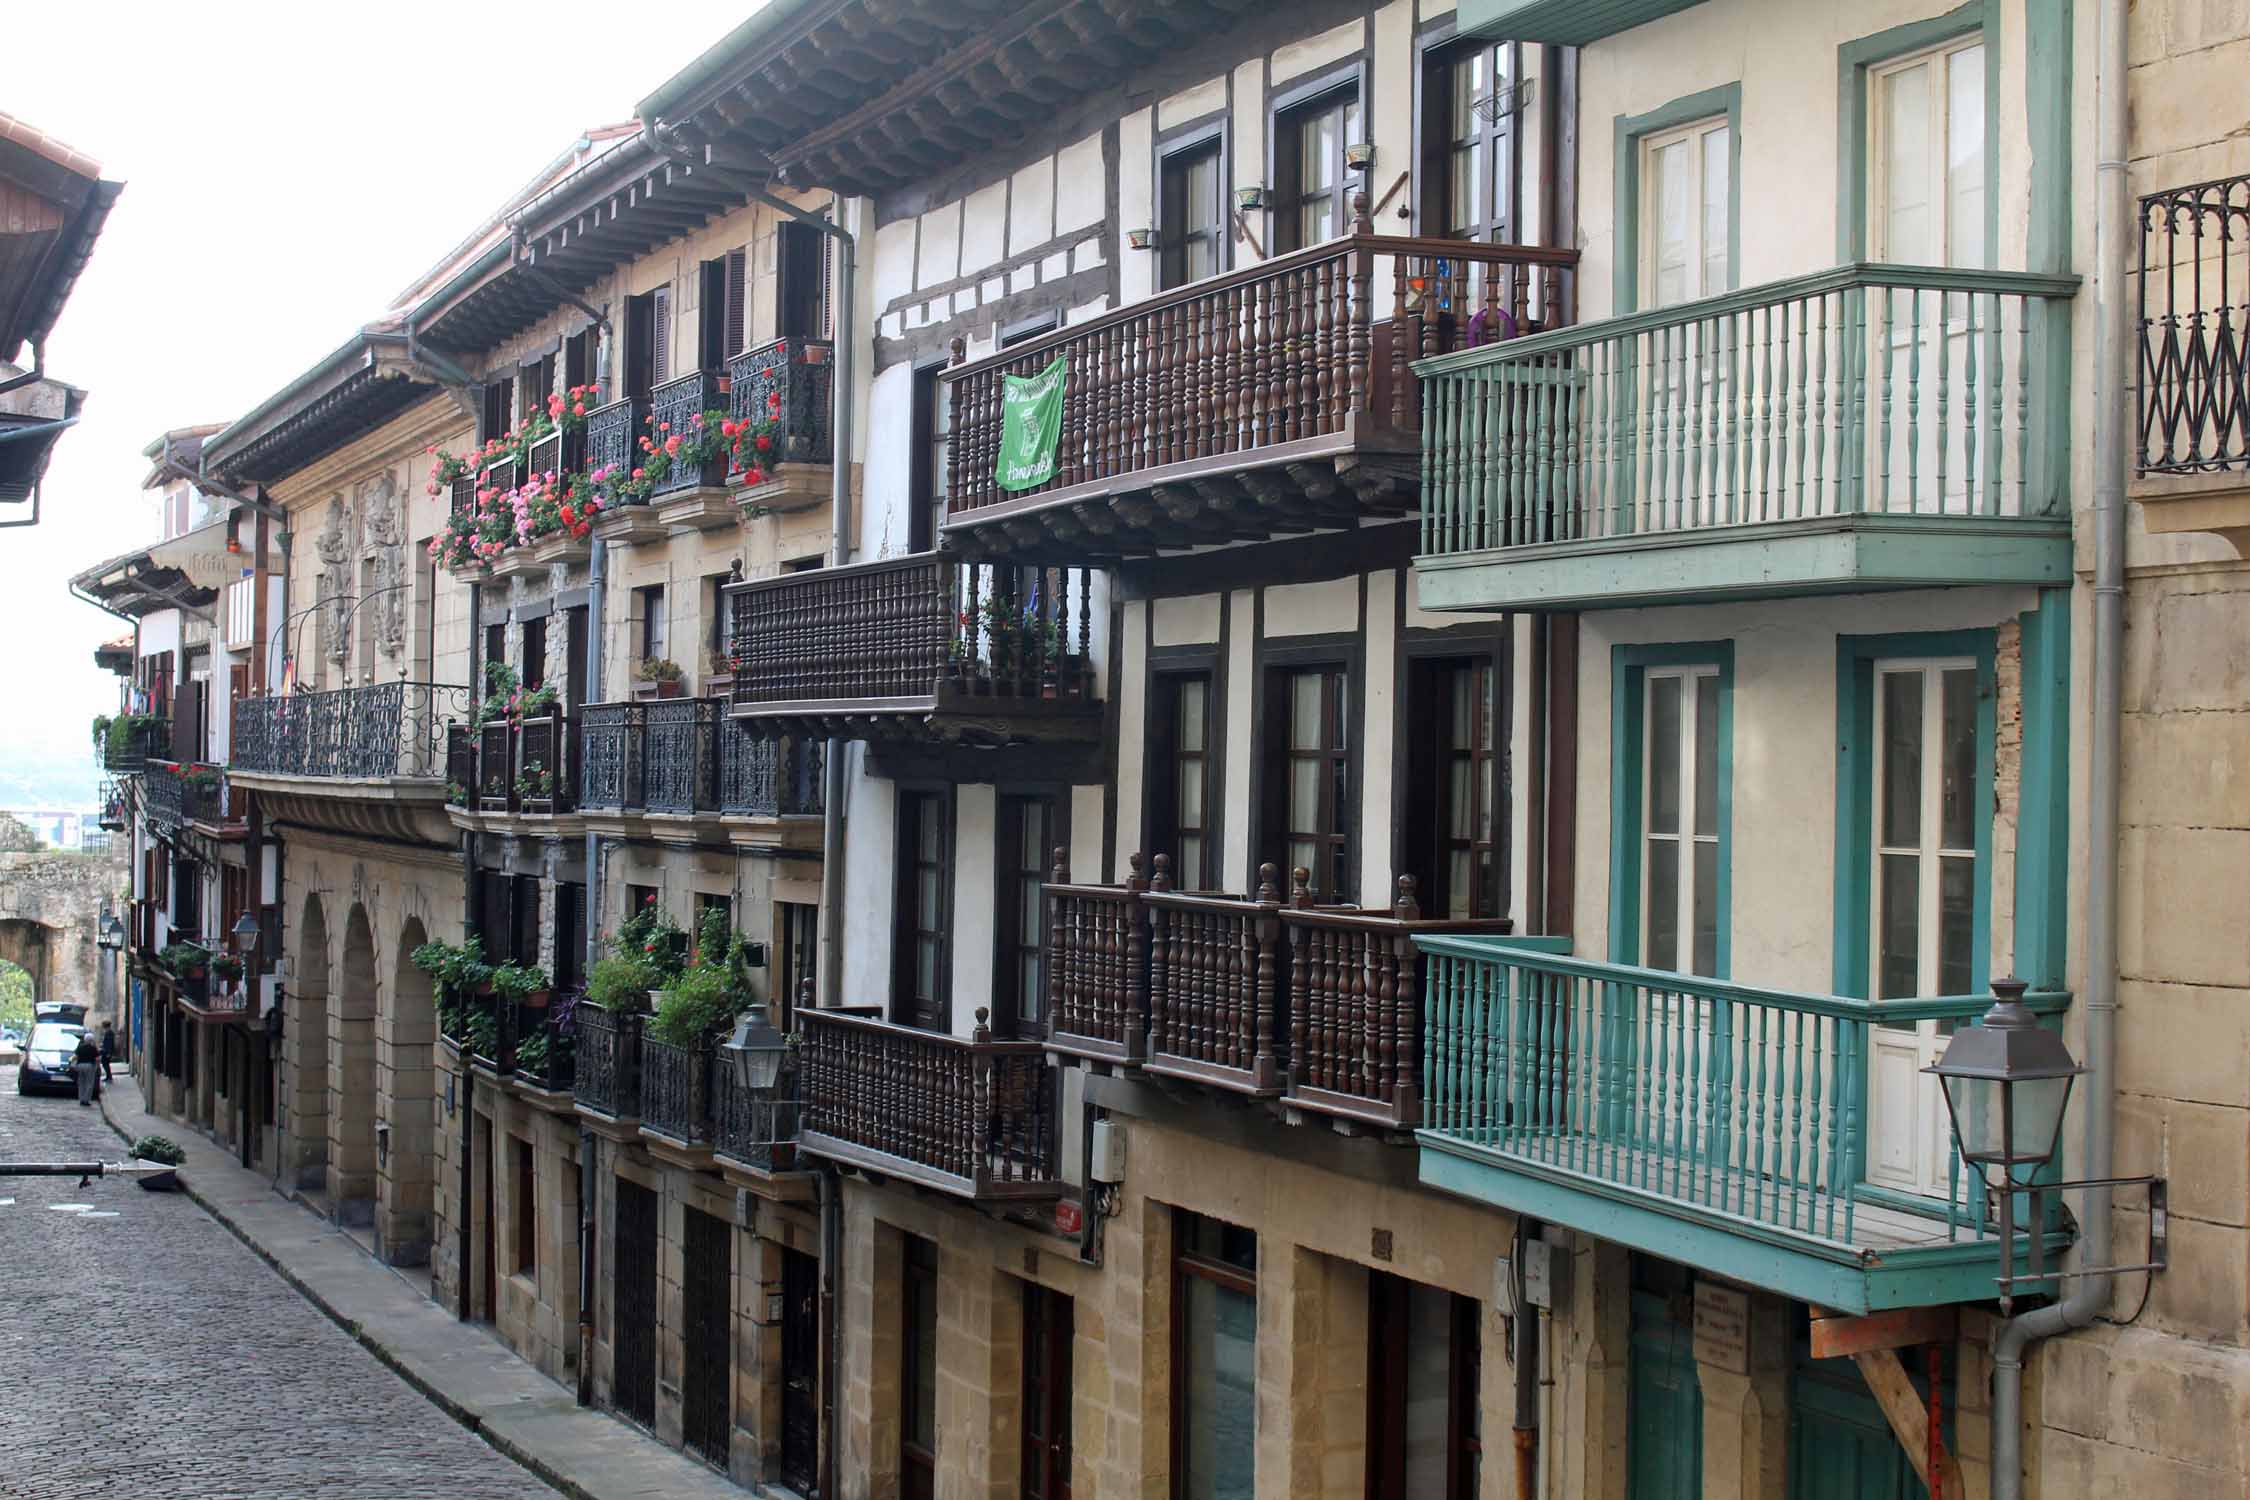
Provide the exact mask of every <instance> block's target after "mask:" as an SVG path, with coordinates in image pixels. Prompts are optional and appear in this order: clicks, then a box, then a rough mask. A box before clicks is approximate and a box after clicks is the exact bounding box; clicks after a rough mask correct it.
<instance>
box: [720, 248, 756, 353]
mask: <svg viewBox="0 0 2250 1500" xmlns="http://www.w3.org/2000/svg"><path fill="white" fill-rule="evenodd" d="M749 276H750V252H749V251H748V250H744V249H734V250H729V251H728V252H727V263H726V271H725V285H724V286H723V288H722V289H721V292H722V297H723V300H724V307H725V313H724V317H723V327H722V330H721V332H722V334H723V337H724V340H725V342H724V345H723V347H724V349H725V352H726V356H727V358H729V359H732V358H733V357H734V356H735V355H737V354H740V353H741V352H742V351H743V349H744V348H745V347H746V339H747V334H746V332H745V315H746V313H747V311H748V308H747V306H746V287H747V284H748V282H749Z"/></svg>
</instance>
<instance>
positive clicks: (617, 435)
mask: <svg viewBox="0 0 2250 1500" xmlns="http://www.w3.org/2000/svg"><path fill="white" fill-rule="evenodd" d="M647 414H648V398H647V397H645V396H632V397H628V398H626V399H625V400H623V401H612V402H611V403H610V404H609V405H607V406H604V407H600V408H598V409H596V410H594V411H592V412H589V413H587V416H586V471H587V472H588V473H589V474H598V473H600V472H601V471H602V470H604V469H614V468H618V467H620V466H622V467H624V468H626V469H631V468H632V466H633V440H634V439H635V438H636V437H638V436H640V431H641V425H642V424H641V418H642V417H644V416H646V415H647Z"/></svg>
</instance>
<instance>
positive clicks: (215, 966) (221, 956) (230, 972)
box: [211, 953, 244, 988]
mask: <svg viewBox="0 0 2250 1500" xmlns="http://www.w3.org/2000/svg"><path fill="white" fill-rule="evenodd" d="M243 972H244V970H243V963H242V960H241V959H239V958H236V957H235V956H234V955H233V954H231V953H215V954H213V955H212V956H211V973H212V976H213V977H214V978H217V979H222V980H224V981H225V982H226V983H227V985H228V986H229V987H230V988H231V987H232V986H234V985H235V984H237V983H239V982H240V981H241V979H242V975H243Z"/></svg>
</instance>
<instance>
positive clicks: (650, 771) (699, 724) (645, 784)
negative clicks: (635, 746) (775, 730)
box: [641, 698, 726, 814]
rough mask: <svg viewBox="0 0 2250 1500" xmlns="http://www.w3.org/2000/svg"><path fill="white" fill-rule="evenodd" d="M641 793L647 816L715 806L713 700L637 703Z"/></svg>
mask: <svg viewBox="0 0 2250 1500" xmlns="http://www.w3.org/2000/svg"><path fill="white" fill-rule="evenodd" d="M642 707H643V708H644V709H645V710H646V713H645V714H644V716H643V718H642V724H643V726H644V727H643V729H642V741H643V744H644V746H645V751H644V754H643V758H642V772H641V778H642V786H641V789H642V794H643V796H644V797H645V799H646V801H647V806H648V810H649V811H650V812H652V813H677V814H687V813H697V812H712V811H716V810H717V808H718V805H719V725H720V724H721V723H722V722H724V720H725V717H726V703H725V701H724V700H722V699H718V698H660V699H658V700H656V701H655V702H653V703H647V704H643V705H642Z"/></svg>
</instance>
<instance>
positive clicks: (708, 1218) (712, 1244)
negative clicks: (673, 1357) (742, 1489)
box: [680, 1208, 734, 1469]
mask: <svg viewBox="0 0 2250 1500" xmlns="http://www.w3.org/2000/svg"><path fill="white" fill-rule="evenodd" d="M683 1216H684V1218H685V1219H686V1235H685V1241H686V1242H685V1244H684V1246H683V1247H682V1248H683V1254H682V1257H681V1276H680V1279H681V1287H680V1300H681V1304H682V1314H683V1316H682V1319H681V1323H682V1327H681V1330H680V1332H681V1338H680V1357H681V1362H682V1363H683V1364H684V1365H685V1366H686V1368H685V1369H684V1370H683V1371H682V1372H681V1377H680V1427H681V1435H682V1436H683V1437H684V1438H685V1439H686V1440H687V1445H688V1447H689V1448H690V1449H692V1450H693V1451H694V1452H696V1453H699V1454H701V1455H702V1456H703V1457H704V1458H706V1459H708V1460H710V1461H711V1462H712V1463H714V1464H717V1465H718V1466H719V1467H720V1468H722V1469H723V1468H725V1467H726V1466H727V1453H728V1449H729V1446H730V1442H731V1439H732V1437H733V1429H734V1338H733V1332H734V1318H733V1316H732V1314H733V1307H732V1302H733V1297H732V1290H733V1270H734V1266H733V1258H734V1257H733V1250H734V1233H733V1231H732V1230H731V1229H729V1228H728V1226H727V1223H726V1221H725V1220H723V1219H720V1218H716V1217H714V1216H713V1215H711V1214H707V1213H703V1212H701V1211H700V1210H697V1209H693V1208H690V1209H686V1210H683Z"/></svg>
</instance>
